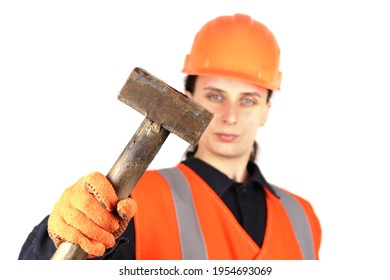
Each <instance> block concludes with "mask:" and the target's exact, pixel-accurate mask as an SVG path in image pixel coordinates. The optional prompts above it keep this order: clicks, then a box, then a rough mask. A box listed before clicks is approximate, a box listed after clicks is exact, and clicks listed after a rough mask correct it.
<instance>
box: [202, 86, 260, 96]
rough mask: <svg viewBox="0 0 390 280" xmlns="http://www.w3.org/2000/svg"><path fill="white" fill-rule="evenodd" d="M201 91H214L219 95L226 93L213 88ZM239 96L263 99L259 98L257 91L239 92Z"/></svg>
mask: <svg viewBox="0 0 390 280" xmlns="http://www.w3.org/2000/svg"><path fill="white" fill-rule="evenodd" d="M203 90H205V91H207V90H211V91H216V92H219V93H226V91H224V90H222V89H219V88H215V87H205V88H203ZM240 96H253V97H258V98H263V97H262V96H261V94H260V93H258V92H257V91H248V92H241V93H240Z"/></svg>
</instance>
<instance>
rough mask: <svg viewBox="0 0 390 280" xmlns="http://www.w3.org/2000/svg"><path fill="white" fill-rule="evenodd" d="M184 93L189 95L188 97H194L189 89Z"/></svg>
mask: <svg viewBox="0 0 390 280" xmlns="http://www.w3.org/2000/svg"><path fill="white" fill-rule="evenodd" d="M184 95H185V96H187V97H189V98H192V93H191V92H189V91H188V90H186V91H185V92H184Z"/></svg>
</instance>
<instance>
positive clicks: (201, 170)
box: [182, 157, 277, 197]
mask: <svg viewBox="0 0 390 280" xmlns="http://www.w3.org/2000/svg"><path fill="white" fill-rule="evenodd" d="M182 163H183V164H185V165H186V166H188V167H189V168H191V169H192V170H193V171H195V173H197V174H198V175H199V176H200V177H201V178H202V179H203V180H204V181H205V182H206V183H207V184H208V185H209V186H210V187H211V188H212V189H213V190H214V191H215V192H216V193H217V194H218V196H219V197H222V195H223V194H224V193H225V192H226V190H227V189H228V188H229V187H231V186H232V185H234V184H237V182H235V181H233V180H232V179H230V178H229V177H228V176H226V175H225V174H224V173H222V172H221V171H219V170H218V169H216V168H215V167H213V166H211V165H209V164H208V163H206V162H204V161H203V160H201V159H199V158H196V157H190V158H188V159H186V160H185V161H183V162H182ZM247 170H248V173H249V175H250V179H249V180H248V181H247V182H246V183H244V185H249V184H254V185H257V186H263V187H265V188H267V189H268V190H269V191H270V192H271V193H272V194H273V195H275V196H277V195H276V193H275V190H274V188H273V187H272V186H271V185H270V184H269V183H268V182H267V181H266V180H265V178H264V176H263V174H261V171H260V169H259V167H258V166H257V165H256V164H255V163H254V162H252V161H249V162H248V165H247Z"/></svg>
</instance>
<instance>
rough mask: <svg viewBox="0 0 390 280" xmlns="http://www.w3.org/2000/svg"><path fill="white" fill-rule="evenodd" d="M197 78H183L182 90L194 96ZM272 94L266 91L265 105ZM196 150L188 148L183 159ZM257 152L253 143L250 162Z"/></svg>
mask: <svg viewBox="0 0 390 280" xmlns="http://www.w3.org/2000/svg"><path fill="white" fill-rule="evenodd" d="M197 78H198V76H197V75H188V76H186V77H185V78H184V88H185V90H186V91H188V92H190V93H191V94H194V92H195V86H196V80H197ZM272 94H273V91H272V90H271V89H268V95H267V103H268V102H269V101H270V100H271V97H272ZM197 150H198V146H189V147H188V148H187V150H186V152H185V154H184V159H188V158H190V157H193V156H194V155H195V154H196V152H197ZM258 150H259V145H258V144H257V142H256V141H255V142H254V143H253V148H252V152H251V154H250V157H249V160H250V161H253V162H254V161H256V158H257V153H258Z"/></svg>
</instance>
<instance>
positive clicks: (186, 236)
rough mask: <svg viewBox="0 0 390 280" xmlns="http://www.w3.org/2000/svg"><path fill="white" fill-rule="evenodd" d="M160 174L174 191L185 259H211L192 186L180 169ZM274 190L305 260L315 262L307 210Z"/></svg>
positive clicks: (277, 188) (161, 171)
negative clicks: (193, 197)
mask: <svg viewBox="0 0 390 280" xmlns="http://www.w3.org/2000/svg"><path fill="white" fill-rule="evenodd" d="M158 172H159V173H160V174H161V175H162V176H163V177H164V178H165V180H166V181H167V182H168V185H169V187H170V189H171V192H172V196H173V201H174V205H175V211H176V217H177V222H178V227H179V236H180V245H181V252H182V257H183V259H184V260H186V259H187V260H190V259H197V260H202V259H207V258H208V257H207V247H206V243H205V241H204V237H203V233H202V230H201V227H200V222H199V219H198V215H197V213H196V210H195V206H194V202H193V199H192V192H191V187H190V184H189V183H188V181H187V179H186V177H185V176H184V174H183V173H182V172H181V170H180V169H179V168H176V167H174V168H166V169H160V170H158ZM273 187H274V189H275V191H276V194H277V195H278V197H279V198H280V201H281V203H282V205H283V207H284V209H285V210H286V212H287V215H288V217H289V219H290V222H291V225H292V227H293V230H294V233H295V236H296V238H297V241H298V244H299V247H300V250H301V252H302V256H303V259H305V260H314V259H315V252H314V244H313V238H312V234H311V228H310V224H309V220H308V218H307V216H306V213H305V211H304V209H303V208H302V206H301V205H300V204H299V202H298V201H297V200H296V199H295V198H294V197H293V196H292V195H291V194H289V193H287V192H286V191H284V190H282V189H281V188H279V187H276V186H273Z"/></svg>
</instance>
